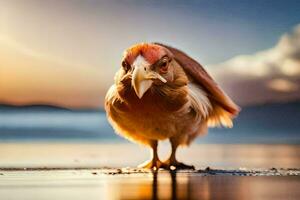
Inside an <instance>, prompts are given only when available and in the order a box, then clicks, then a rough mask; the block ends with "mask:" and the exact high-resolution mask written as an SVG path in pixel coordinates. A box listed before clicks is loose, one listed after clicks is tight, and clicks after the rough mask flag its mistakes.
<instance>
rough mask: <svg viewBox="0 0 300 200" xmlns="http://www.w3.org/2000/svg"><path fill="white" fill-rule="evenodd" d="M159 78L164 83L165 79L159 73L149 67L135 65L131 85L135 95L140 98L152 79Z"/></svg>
mask: <svg viewBox="0 0 300 200" xmlns="http://www.w3.org/2000/svg"><path fill="white" fill-rule="evenodd" d="M154 79H159V80H161V81H162V82H164V83H166V82H167V80H166V79H164V78H163V77H162V76H161V75H160V74H158V73H156V72H154V71H152V70H150V69H149V67H143V66H136V67H135V68H134V70H133V73H132V82H131V84H132V86H133V89H134V91H135V93H136V95H137V96H138V97H139V98H140V99H141V98H142V97H143V95H144V94H145V93H146V92H147V90H148V89H149V88H150V87H151V85H152V83H153V80H154Z"/></svg>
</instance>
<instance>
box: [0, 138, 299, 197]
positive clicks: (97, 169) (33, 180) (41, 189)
mask: <svg viewBox="0 0 300 200" xmlns="http://www.w3.org/2000/svg"><path fill="white" fill-rule="evenodd" d="M166 149H168V148H167V147H165V146H161V151H162V156H165V155H167V154H168V151H166ZM299 150H300V147H299V146H297V145H193V146H192V147H191V148H189V149H185V150H180V152H179V154H178V157H179V159H180V160H184V161H186V162H187V163H191V164H194V165H195V166H196V170H193V171H191V170H188V171H177V172H176V171H171V172H169V171H165V170H160V171H158V172H153V171H149V170H148V171H147V170H140V169H136V168H133V166H136V165H137V164H138V163H140V162H142V161H144V160H145V159H147V157H148V152H147V150H146V149H145V148H142V147H139V146H137V145H132V144H92V143H90V144H82V143H80V144H60V143H27V144H26V143H19V144H18V143H5V144H1V145H0V199H1V200H2V199H9V200H15V199H22V200H35V199H36V200H50V199H51V200H54V199H72V200H86V199H88V200H94V199H95V200H96V199H97V200H98V199H99V200H102V199H128V200H129V199H270V200H271V199H272V200H274V199H300V190H299V188H300V169H299V168H300V156H299V155H300V151H299ZM104 166H109V167H104ZM126 166H130V167H126ZM207 166H209V167H207Z"/></svg>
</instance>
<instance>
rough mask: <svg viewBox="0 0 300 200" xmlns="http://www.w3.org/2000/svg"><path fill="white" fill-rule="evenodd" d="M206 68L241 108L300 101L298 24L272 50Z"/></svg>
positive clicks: (299, 30)
mask: <svg viewBox="0 0 300 200" xmlns="http://www.w3.org/2000/svg"><path fill="white" fill-rule="evenodd" d="M210 69H211V70H210V72H211V73H212V75H213V77H215V79H216V80H217V82H218V83H219V84H220V85H221V86H222V87H224V89H225V91H226V92H228V93H229V95H230V96H232V97H233V99H234V100H235V101H237V102H238V103H239V104H241V105H248V104H258V103H266V102H282V101H293V100H300V87H299V86H300V24H299V25H298V26H296V27H295V28H294V30H293V31H292V32H291V33H286V34H284V35H283V36H282V37H281V38H280V40H279V41H278V43H277V44H276V45H275V46H274V47H272V48H270V49H267V50H264V51H260V52H257V53H255V54H252V55H240V56H236V57H234V58H232V59H230V60H228V61H225V62H223V63H219V64H217V65H214V66H210Z"/></svg>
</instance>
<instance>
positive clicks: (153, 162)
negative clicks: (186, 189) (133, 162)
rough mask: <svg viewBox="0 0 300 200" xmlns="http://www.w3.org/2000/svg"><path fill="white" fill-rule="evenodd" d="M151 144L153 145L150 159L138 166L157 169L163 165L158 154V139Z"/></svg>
mask: <svg viewBox="0 0 300 200" xmlns="http://www.w3.org/2000/svg"><path fill="white" fill-rule="evenodd" d="M150 146H151V159H150V160H149V161H146V162H144V163H142V164H140V165H139V166H138V167H139V168H144V169H154V170H157V169H159V168H160V166H161V165H162V162H161V161H160V160H159V158H158V154H157V146H158V142H157V140H152V141H151V145H150Z"/></svg>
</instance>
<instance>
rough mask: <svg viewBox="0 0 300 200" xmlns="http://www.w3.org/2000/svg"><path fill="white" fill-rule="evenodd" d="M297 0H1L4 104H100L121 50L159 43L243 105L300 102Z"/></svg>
mask: <svg viewBox="0 0 300 200" xmlns="http://www.w3.org/2000/svg"><path fill="white" fill-rule="evenodd" d="M299 7H300V1H297V0H295V1H292V0H290V1H269V0H265V1H256V2H254V1H251V2H250V1H243V0H239V1H235V0H231V1H229V0H228V1H215V0H210V1H204V0H198V1H196V0H193V1H184V3H183V1H179V0H174V1H171V0H164V1H158V0H153V1H138V0H122V1H116V0H112V1H108V0H106V1H90V0H87V1H80V0H78V1H77V0H72V1H66V0H65V1H64V0H63V1H58V0H57V1H50V0H49V1H47V0H44V1H37V0H36V1H32V0H26V1H25V0H2V1H0V103H8V104H16V105H24V104H35V103H43V104H51V105H59V106H64V107H69V108H81V107H85V108H99V107H102V106H103V99H104V95H105V93H106V91H107V89H108V87H109V86H110V85H111V84H112V83H113V76H114V73H115V72H116V71H117V70H118V68H119V67H120V62H121V58H122V52H123V51H124V49H126V48H127V47H129V46H131V45H133V44H135V43H138V42H153V41H158V42H161V43H166V44H169V45H171V46H174V47H176V48H179V49H181V50H183V51H185V52H186V53H188V54H189V55H191V56H192V57H193V58H195V59H196V60H198V61H199V62H200V63H201V64H202V65H204V66H205V67H206V69H207V70H208V71H209V72H210V73H211V75H212V76H213V77H214V78H215V79H216V81H217V82H218V83H219V84H220V86H221V87H222V88H224V90H225V91H226V92H227V93H228V94H229V95H230V96H231V97H232V98H233V99H234V101H236V102H237V103H238V104H240V105H241V106H244V105H251V104H260V103H265V102H281V101H295V100H299V99H300V89H299V87H300V72H299V68H300V64H299V63H300V56H299V55H300V42H299V41H300V28H299V27H300V26H299V25H298V24H300V12H299Z"/></svg>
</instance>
